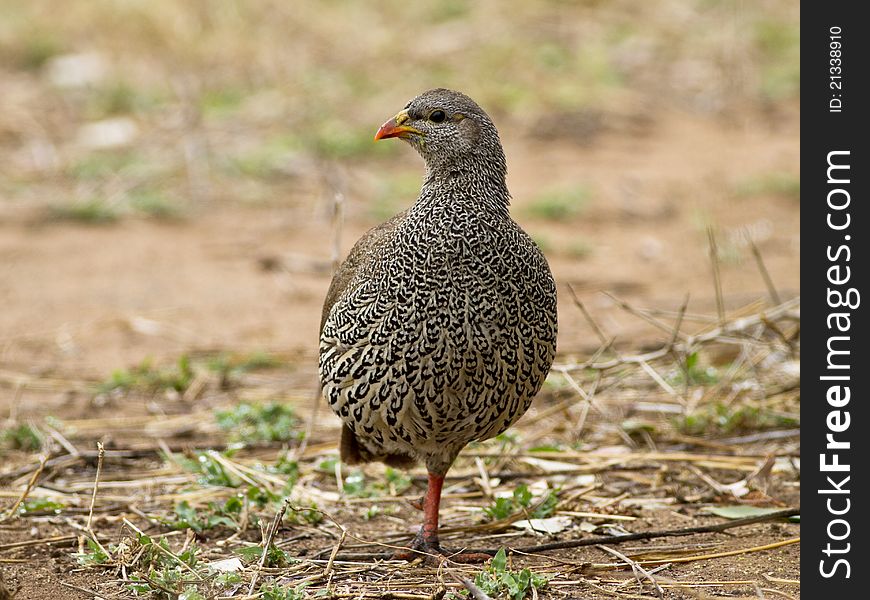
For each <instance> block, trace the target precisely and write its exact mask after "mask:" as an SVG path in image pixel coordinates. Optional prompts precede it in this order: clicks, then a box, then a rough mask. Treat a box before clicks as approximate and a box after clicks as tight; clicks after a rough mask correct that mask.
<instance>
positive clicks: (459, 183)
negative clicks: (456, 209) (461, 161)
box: [418, 165, 510, 215]
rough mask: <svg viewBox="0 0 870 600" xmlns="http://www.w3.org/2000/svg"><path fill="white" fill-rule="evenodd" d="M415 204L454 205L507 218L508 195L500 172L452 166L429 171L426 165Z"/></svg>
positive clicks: (492, 169) (502, 170)
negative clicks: (420, 189) (421, 185)
mask: <svg viewBox="0 0 870 600" xmlns="http://www.w3.org/2000/svg"><path fill="white" fill-rule="evenodd" d="M418 202H424V203H426V204H450V205H455V204H457V203H459V204H462V205H465V206H468V208H469V209H472V210H477V211H487V212H491V213H493V214H504V215H507V212H508V205H509V204H510V192H509V191H508V188H507V182H506V181H505V171H504V168H503V167H502V168H500V169H497V168H480V167H475V166H468V167H465V166H464V165H453V166H451V168H446V169H445V168H443V166H442V165H439V168H435V169H433V168H431V167H430V166H428V165H427V169H426V178H425V179H424V180H423V189H422V191H421V193H420V198H419V200H418Z"/></svg>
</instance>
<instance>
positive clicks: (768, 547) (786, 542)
mask: <svg viewBox="0 0 870 600" xmlns="http://www.w3.org/2000/svg"><path fill="white" fill-rule="evenodd" d="M800 541H801V539H800V538H799V537H796V538H790V539H787V540H782V541H779V542H773V543H772V544H764V545H763V546H752V547H751V548H741V549H739V550H728V551H726V552H714V553H712V554H695V555H694V556H683V557H680V558H665V559H662V560H641V561H639V562H640V564H643V565H645V566H652V565H661V564H664V563H687V562H695V561H698V560H710V559H711V558H723V557H725V556H737V555H740V554H751V553H752V552H762V551H764V550H773V549H775V548H781V547H783V546H790V545H791V544H799V543H800ZM606 566H610V565H595V564H593V565H591V567H592V568H601V567H606Z"/></svg>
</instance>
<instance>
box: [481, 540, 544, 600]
mask: <svg viewBox="0 0 870 600" xmlns="http://www.w3.org/2000/svg"><path fill="white" fill-rule="evenodd" d="M474 584H475V585H476V586H477V587H479V588H480V590H481V591H482V592H483V593H485V594H487V595H488V596H491V597H493V598H510V599H511V600H523V599H524V598H525V597H526V596H527V595H528V594H529V593H530V592H531V591H532V589H535V590H542V589H544V588H545V587H547V578H546V577H545V576H543V575H539V574H537V573H535V572H533V571H531V570H529V569H523V570H521V571H518V572H517V571H511V570H509V569H508V567H507V555H506V554H505V551H504V548H502V549H500V550H499V551H498V553H497V554H496V555H495V556H494V557H493V559H492V562H491V563H490V564H489V566H488V567H487V568H486V570H484V571H481V572H480V573H478V574H477V576H476V577H475V578H474Z"/></svg>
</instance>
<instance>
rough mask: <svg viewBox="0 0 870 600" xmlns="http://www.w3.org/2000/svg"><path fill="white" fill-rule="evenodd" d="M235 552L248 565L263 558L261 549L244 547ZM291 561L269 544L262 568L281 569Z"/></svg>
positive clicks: (260, 547)
mask: <svg viewBox="0 0 870 600" xmlns="http://www.w3.org/2000/svg"><path fill="white" fill-rule="evenodd" d="M235 552H236V554H238V555H239V556H241V557H242V558H243V559H244V560H246V561H247V562H249V563H258V562H260V558H261V557H262V556H263V547H262V546H246V547H244V548H239V549H238V550H236V551H235ZM292 561H293V559H292V558H291V557H290V555H289V554H287V553H286V552H284V551H283V550H281V549H280V548H279V547H278V546H276V545H275V544H269V551H268V552H267V553H266V561H265V562H264V563H263V566H264V567H274V568H282V567H286V566H288V565H290V563H291V562H292Z"/></svg>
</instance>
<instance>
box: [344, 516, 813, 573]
mask: <svg viewBox="0 0 870 600" xmlns="http://www.w3.org/2000/svg"><path fill="white" fill-rule="evenodd" d="M800 512H801V511H800V509H799V508H789V509H786V510H781V511H778V512H775V513H770V514H767V515H759V516H757V517H747V518H745V519H735V520H733V521H726V522H724V523H717V524H715V525H701V526H698V527H687V528H684V529H667V530H656V531H643V532H640V533H629V534H625V535H605V536H599V537H595V538H587V539H582V540H568V541H564V542H554V543H551V544H540V545H538V546H521V547H519V548H507V550H508V551H509V552H513V551H514V550H517V551H519V552H523V553H527V554H532V553H537V552H547V551H549V550H564V549H567V548H579V547H581V546H597V545H600V544H621V543H623V542H633V541H636V540H651V539H654V538H660V537H680V536H685V535H693V534H696V533H721V532H723V531H726V530H728V529H733V528H734V527H742V526H744V525H754V524H756V523H765V522H767V521H773V520H776V519H784V518H787V517H793V516H795V515H799V514H800ZM355 539H360V538H355ZM788 543H792V542H788ZM376 545H378V546H385V547H388V548H400V549H403V550H404V549H405V548H404V547H402V546H390V545H389V544H382V543H376ZM780 545H782V544H780ZM765 548H767V547H766V546H765ZM500 549H501V548H466V549H465V550H466V551H467V552H475V553H478V552H479V553H481V554H491V555H493V556H495V554H496V553H497V552H498V551H499V550H500ZM392 556H393V555H392V554H391V553H384V552H358V553H352V554H346V555H338V556H337V557H336V560H388V559H389V558H391V557H392ZM669 560H671V561H674V559H669ZM662 562H665V561H662Z"/></svg>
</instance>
